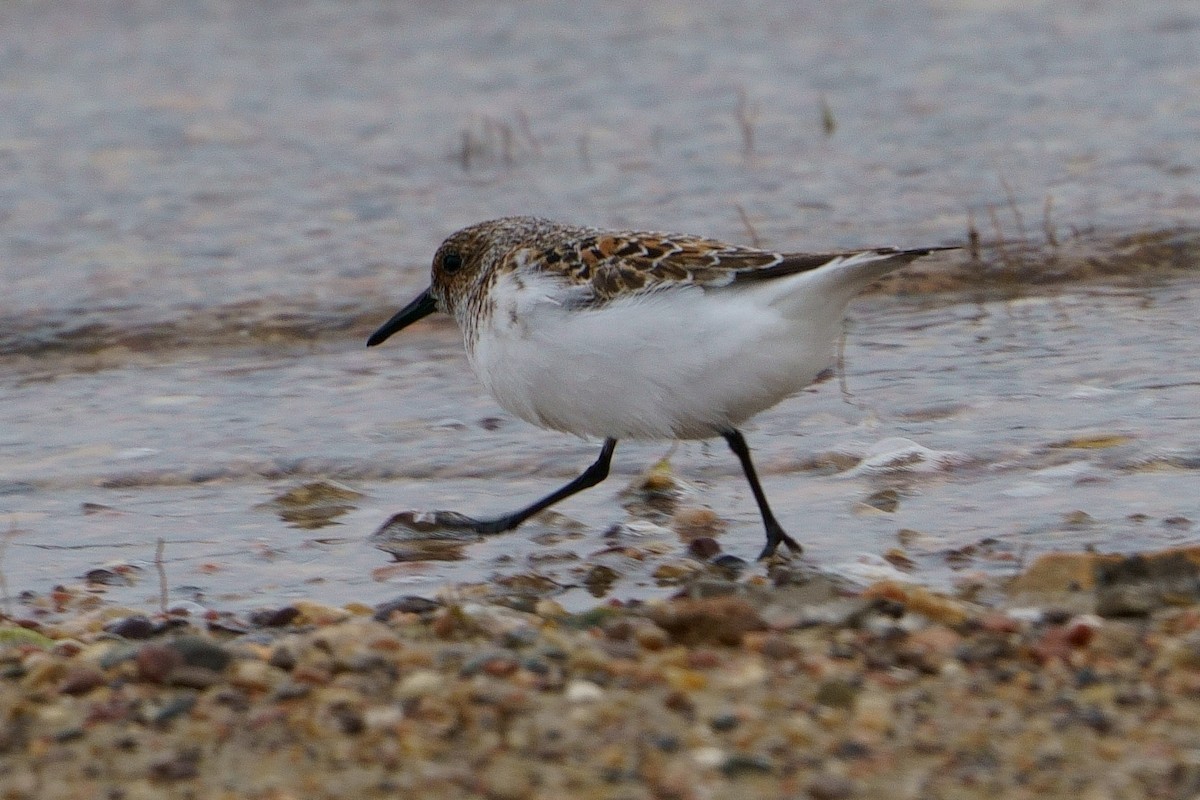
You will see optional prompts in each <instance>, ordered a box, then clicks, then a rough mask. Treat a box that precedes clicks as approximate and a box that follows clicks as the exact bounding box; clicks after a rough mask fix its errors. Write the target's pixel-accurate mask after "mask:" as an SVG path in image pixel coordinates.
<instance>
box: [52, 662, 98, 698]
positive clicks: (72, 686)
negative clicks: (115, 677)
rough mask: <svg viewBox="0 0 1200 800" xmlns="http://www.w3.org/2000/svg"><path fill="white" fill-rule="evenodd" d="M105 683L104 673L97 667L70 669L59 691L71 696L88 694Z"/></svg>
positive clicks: (59, 685) (60, 684)
mask: <svg viewBox="0 0 1200 800" xmlns="http://www.w3.org/2000/svg"><path fill="white" fill-rule="evenodd" d="M105 682H106V681H105V678H104V673H103V672H101V671H100V670H98V669H96V668H95V667H84V666H78V667H70V668H69V669H68V670H67V674H66V675H64V676H63V679H62V681H61V682H60V683H59V684H58V691H59V692H61V693H62V694H70V695H80V694H87V693H88V692H90V691H92V690H93V689H97V688H99V687H101V686H103V685H104V684H105Z"/></svg>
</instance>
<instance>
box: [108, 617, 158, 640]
mask: <svg viewBox="0 0 1200 800" xmlns="http://www.w3.org/2000/svg"><path fill="white" fill-rule="evenodd" d="M104 630H105V631H106V632H108V633H113V634H116V635H117V636H120V637H123V638H125V639H149V638H150V637H151V636H154V635H155V634H156V633H158V632H159V631H160V630H162V628H161V627H160V626H158V625H155V624H154V623H153V622H151V621H150V619H149V618H148V617H146V616H143V615H142V614H134V615H133V616H129V617H123V618H122V619H119V620H117V621H116V622H110V623H109V624H108V625H105V626H104Z"/></svg>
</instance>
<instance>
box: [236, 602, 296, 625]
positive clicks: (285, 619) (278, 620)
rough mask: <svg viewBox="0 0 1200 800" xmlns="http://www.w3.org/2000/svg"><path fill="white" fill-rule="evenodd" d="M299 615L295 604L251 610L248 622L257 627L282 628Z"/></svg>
mask: <svg viewBox="0 0 1200 800" xmlns="http://www.w3.org/2000/svg"><path fill="white" fill-rule="evenodd" d="M298 616H300V609H298V608H296V607H295V606H284V607H283V608H272V609H262V610H260V611H252V612H250V615H249V620H250V624H251V625H254V626H256V627H259V628H282V627H284V626H285V625H291V624H292V622H294V621H295V619H296V617H298Z"/></svg>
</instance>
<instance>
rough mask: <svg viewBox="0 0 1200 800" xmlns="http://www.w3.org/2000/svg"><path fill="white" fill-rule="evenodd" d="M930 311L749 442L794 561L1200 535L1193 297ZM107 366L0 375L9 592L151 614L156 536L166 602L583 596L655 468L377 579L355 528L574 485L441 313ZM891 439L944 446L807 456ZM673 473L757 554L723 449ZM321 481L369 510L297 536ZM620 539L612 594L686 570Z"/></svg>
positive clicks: (883, 303) (934, 578) (870, 323)
mask: <svg viewBox="0 0 1200 800" xmlns="http://www.w3.org/2000/svg"><path fill="white" fill-rule="evenodd" d="M945 300H946V298H942V302H940V303H933V302H931V301H930V300H929V299H926V300H923V301H922V300H914V299H887V298H878V297H876V298H869V299H866V300H863V301H860V302H859V303H858V304H857V305H856V306H855V311H854V314H853V320H852V323H851V325H850V330H849V337H848V342H847V346H846V362H845V363H846V383H847V388H848V389H849V396H848V397H847V396H844V395H843V393H842V391H841V389H840V387H839V384H838V382H837V381H827V382H825V383H823V384H820V385H819V386H817V387H815V388H813V389H812V390H810V391H806V392H804V393H803V394H802V395H800V396H799V397H797V398H794V399H792V400H789V401H786V402H785V403H783V404H781V405H780V406H778V407H776V408H775V409H773V410H771V411H769V412H767V413H765V414H763V415H762V416H761V417H759V418H758V420H757V421H756V424H755V425H754V426H753V428H751V429H749V430H748V432H747V433H748V438H749V441H750V443H751V445H752V447H753V448H754V450H755V453H756V457H757V460H758V463H759V465H760V468H761V470H762V472H763V473H764V483H765V485H766V489H767V492H768V495H769V496H770V498H771V499H772V501H773V503H774V505H775V507H776V511H777V513H778V515H779V517H780V519H781V520H782V521H784V523H785V525H786V526H787V527H788V528H789V529H790V530H791V532H792V533H793V534H795V535H796V536H797V537H798V538H799V539H800V540H801V541H802V542H803V543H804V544H805V546H806V548H807V553H806V556H807V557H808V558H810V559H811V560H812V561H814V562H815V563H817V564H819V565H821V566H822V567H825V568H828V569H831V570H833V571H835V572H840V573H842V574H848V575H852V576H859V577H871V576H878V575H887V574H895V572H894V568H893V567H891V566H890V565H889V564H887V563H885V562H884V561H883V560H882V558H881V556H882V555H883V554H885V553H887V552H888V551H889V550H892V549H894V548H898V549H900V550H902V551H903V552H904V554H905V555H906V556H907V557H908V558H909V559H911V561H912V565H911V572H909V573H908V574H909V575H910V576H911V577H912V578H914V579H917V580H920V581H922V582H925V583H929V584H933V585H938V586H943V587H949V586H952V585H954V584H955V583H956V582H958V581H961V580H963V579H970V578H973V577H976V576H980V575H1002V574H1007V573H1009V572H1012V571H1014V570H1015V569H1016V568H1017V567H1018V566H1019V564H1020V563H1021V562H1022V561H1023V560H1027V559H1029V558H1031V557H1033V556H1034V555H1036V554H1037V553H1039V552H1043V551H1045V550H1050V549H1068V548H1069V549H1079V548H1084V547H1097V548H1100V549H1105V550H1109V549H1113V550H1122V551H1132V550H1143V549H1150V548H1155V547H1160V546H1163V545H1166V544H1175V543H1180V542H1185V541H1186V542H1191V541H1195V540H1196V539H1197V538H1198V535H1200V530H1197V528H1196V527H1195V522H1196V521H1197V520H1200V495H1198V494H1197V493H1196V492H1195V485H1196V484H1195V482H1196V476H1197V472H1196V470H1197V469H1200V434H1198V433H1197V431H1200V427H1198V426H1197V424H1196V423H1197V419H1198V417H1200V411H1198V406H1197V403H1196V398H1197V394H1198V387H1200V359H1197V358H1196V355H1197V353H1196V345H1195V342H1194V339H1193V338H1192V337H1191V336H1190V334H1189V333H1188V331H1189V330H1190V328H1191V326H1192V325H1193V324H1194V315H1195V309H1196V308H1197V307H1200V283H1197V282H1196V281H1195V280H1176V281H1172V282H1165V283H1162V284H1160V285H1154V286H1145V287H1141V288H1123V289H1117V288H1109V287H1100V286H1076V287H1072V288H1070V289H1065V290H1062V291H1059V292H1055V293H1053V294H1051V295H1048V296H1039V297H1026V298H1022V299H1019V300H1014V301H998V300H994V301H988V302H970V301H965V300H963V301H960V302H950V303H947V302H945ZM107 357H111V356H97V357H95V361H96V364H95V365H94V366H95V367H96V368H95V369H88V368H86V367H87V365H86V364H85V363H83V362H82V361H80V360H78V359H79V358H80V357H77V361H76V363H75V364H74V365H73V366H74V369H72V370H71V371H69V372H62V371H60V370H58V369H56V368H54V366H53V365H51V366H49V367H48V365H46V364H43V363H40V362H39V363H29V364H26V365H25V367H24V369H22V370H21V371H20V372H21V373H22V374H20V375H19V377H16V378H15V379H14V378H13V376H11V375H10V377H9V379H8V380H7V381H6V384H5V388H4V393H5V397H4V404H5V408H6V416H7V418H8V419H9V420H10V425H9V427H8V428H7V430H6V433H5V440H6V441H5V443H4V444H5V446H4V448H3V450H2V451H0V475H3V476H4V483H3V484H0V490H2V491H3V495H2V501H0V504H2V505H0V507H2V508H3V513H4V516H5V517H6V518H7V520H8V522H7V524H8V526H10V529H11V531H12V533H11V536H10V541H9V546H8V552H7V554H6V557H5V560H4V569H5V572H6V574H7V578H8V583H9V588H10V591H13V592H16V591H20V590H23V589H35V590H39V589H40V590H44V589H45V588H46V587H48V586H49V585H52V584H54V583H57V582H62V581H66V580H70V579H71V578H73V577H76V576H81V575H83V574H84V573H86V572H87V571H88V570H90V569H93V568H96V567H99V566H102V565H106V564H107V565H109V566H112V565H113V564H116V563H130V564H133V565H136V566H138V567H140V569H141V572H140V573H135V576H134V577H135V585H134V586H132V587H125V588H122V587H109V588H108V592H109V594H110V596H114V597H119V598H124V599H127V600H128V601H130V602H136V603H151V602H154V601H155V599H156V598H157V592H158V588H157V579H156V577H155V574H154V572H153V569H152V566H151V563H150V562H151V561H152V560H153V555H154V547H155V539H156V538H157V537H162V538H163V539H165V540H166V550H165V562H166V570H167V575H168V579H169V582H170V586H171V590H172V598H174V599H187V598H189V597H190V598H193V599H197V600H200V601H202V602H205V603H210V602H219V603H221V604H222V605H230V604H232V605H234V606H240V605H243V604H249V605H253V604H255V603H256V602H260V603H261V602H266V601H267V599H271V598H273V599H276V600H277V599H279V598H288V597H298V596H301V595H303V596H309V597H316V598H319V599H325V600H329V601H331V602H338V601H340V602H345V601H348V600H350V599H361V600H367V601H371V600H382V599H385V598H387V597H389V596H391V595H394V594H398V593H402V592H412V593H428V592H432V591H436V590H437V589H438V588H440V587H442V586H444V585H446V584H448V583H471V582H476V581H480V580H484V579H487V578H494V577H496V576H503V575H510V576H511V575H529V574H533V573H536V574H538V575H542V576H545V577H548V578H552V579H554V580H556V581H558V582H559V583H563V584H578V583H579V581H580V576H579V574H578V573H577V572H572V570H577V568H579V567H580V566H581V565H583V566H587V565H591V564H592V563H594V559H595V558H597V557H596V556H595V555H594V554H595V553H597V551H600V550H602V549H603V548H604V547H605V546H606V545H607V544H609V540H607V539H605V537H604V533H605V531H606V530H608V529H609V528H611V527H612V526H613V525H615V524H617V523H621V522H628V521H630V519H631V518H630V516H629V514H628V513H627V512H626V511H625V510H624V509H623V508H622V507H621V503H620V498H619V497H618V492H619V490H620V489H621V488H622V487H623V486H624V485H626V484H627V483H629V482H630V481H631V480H633V478H634V477H635V476H636V474H637V473H638V472H640V471H641V470H644V469H646V468H648V467H649V466H650V464H651V463H652V462H654V461H655V460H657V459H658V458H659V457H661V456H663V455H666V454H667V452H668V447H667V446H666V445H654V444H637V443H628V444H625V443H623V444H622V446H621V447H620V448H619V449H618V453H617V459H616V462H615V465H614V467H615V475H614V477H612V478H610V479H609V482H607V483H605V484H602V485H601V486H600V487H597V488H596V489H593V490H591V491H589V492H587V493H585V494H582V495H579V496H577V497H576V498H572V499H570V500H568V501H566V502H565V503H564V504H563V505H561V506H560V507H558V510H559V511H560V512H562V513H563V514H564V515H566V516H567V517H568V518H570V519H571V520H575V521H577V522H578V523H581V526H580V527H579V528H578V529H577V530H573V529H572V530H567V529H564V528H563V526H562V523H561V522H558V523H553V524H550V525H546V524H538V523H533V524H531V525H529V526H528V527H527V528H525V529H522V530H521V531H518V532H517V533H514V534H509V535H505V536H499V537H496V538H494V539H492V540H489V541H485V542H482V543H480V544H475V545H470V546H468V547H467V548H465V550H464V551H463V552H464V555H465V556H466V558H465V559H464V560H460V561H452V562H440V561H438V562H434V561H430V562H420V563H407V564H396V565H391V564H390V563H389V560H388V557H387V556H386V555H385V554H383V553H381V552H380V551H378V550H375V549H373V548H372V547H371V546H369V544H367V542H366V541H364V537H365V536H366V535H367V534H369V533H370V532H371V531H373V530H374V529H375V528H377V527H378V526H379V525H380V524H381V523H382V522H383V521H384V520H385V519H386V518H387V517H388V516H389V515H390V514H391V513H392V512H395V511H399V510H402V509H405V508H413V507H416V508H451V509H455V510H459V511H464V512H467V513H488V512H499V511H506V510H511V507H513V506H515V505H516V504H518V503H520V502H524V501H525V500H526V499H532V498H533V497H535V496H538V495H540V494H541V493H544V492H545V491H548V490H549V489H550V488H553V487H554V486H555V485H557V484H559V483H561V482H563V481H565V480H566V479H567V478H569V477H570V476H572V475H574V474H575V473H576V472H577V471H578V470H579V469H581V468H582V467H583V466H585V465H586V464H587V463H590V461H591V460H592V459H593V458H594V456H595V452H596V449H597V446H596V445H595V444H594V443H593V444H588V443H583V442H580V441H577V440H574V439H572V438H570V437H567V436H563V435H558V434H551V433H546V432H543V431H539V430H536V429H534V428H532V427H530V426H528V425H526V424H524V423H522V422H520V421H518V420H514V419H512V418H510V417H508V416H507V415H506V414H505V413H504V412H502V411H500V410H499V409H498V408H496V406H495V405H494V403H493V402H492V401H491V400H490V399H489V398H487V397H486V396H485V395H484V394H483V392H482V390H481V389H480V388H479V386H478V385H477V384H476V383H475V381H474V379H473V378H472V376H471V375H470V373H469V369H468V368H467V366H466V363H465V360H464V358H463V356H462V354H461V345H460V343H459V341H458V337H457V332H456V331H454V330H453V329H452V328H450V327H449V326H447V325H430V324H423V325H422V326H420V327H418V328H414V329H413V330H411V331H408V332H406V335H405V336H403V337H400V338H398V339H397V340H396V342H395V344H394V345H392V344H391V343H389V347H387V348H381V349H374V350H366V349H365V348H363V347H362V344H361V342H360V341H358V340H356V339H348V338H347V339H339V340H331V341H328V342H324V343H322V344H321V345H319V346H314V347H311V348H305V349H301V348H291V349H290V350H288V351H287V352H275V353H272V354H271V355H270V356H269V357H267V356H265V355H264V354H263V353H262V352H261V351H258V350H251V349H246V350H229V349H226V350H219V351H211V352H194V353H188V352H181V353H177V354H175V355H174V356H173V357H171V358H165V357H164V358H155V359H150V358H140V359H139V358H130V359H128V360H126V361H125V362H124V363H120V364H108V365H104V364H102V362H103V361H104V359H105V358H107ZM68 410H70V411H69V412H68ZM68 413H70V414H80V413H83V414H85V415H86V419H87V431H86V432H81V431H80V429H79V428H78V427H76V426H71V425H64V424H62V420H63V419H64V417H65V416H66V415H67V414H68ZM897 437H903V438H905V439H908V440H911V441H912V442H915V443H916V444H918V445H920V446H922V447H924V448H928V449H929V450H931V451H934V452H935V453H939V454H941V457H940V459H939V458H937V457H931V460H927V461H926V462H924V463H915V464H914V463H910V462H904V463H903V464H902V465H901V466H900V467H897V468H895V469H893V470H890V471H889V470H887V469H885V470H882V471H881V472H878V473H873V472H871V471H870V470H868V469H866V468H864V467H863V466H861V465H860V466H858V467H854V468H851V469H849V470H845V469H843V471H841V472H832V471H831V470H828V469H825V470H822V469H817V468H814V464H818V463H825V462H830V461H836V460H837V459H836V458H834V456H837V455H838V454H842V456H843V458H844V460H845V463H846V464H852V463H853V462H855V461H856V460H857V459H859V458H861V457H862V456H863V454H864V453H867V452H868V451H869V450H870V449H871V448H879V447H880V446H881V443H882V448H883V450H884V451H885V452H895V451H896V450H897V445H896V444H894V443H891V444H889V443H888V442H887V440H889V439H895V438H897ZM900 449H902V448H900ZM883 460H884V461H885V462H886V461H887V459H886V457H885V458H884V459H883ZM671 465H672V468H673V470H674V472H675V474H676V475H677V476H678V477H679V478H681V479H683V480H685V481H687V482H689V483H690V484H692V486H693V493H692V494H690V495H689V496H688V497H687V498H686V504H687V505H701V506H708V507H711V508H712V509H714V510H715V511H716V512H717V513H718V515H719V516H720V517H722V518H723V519H724V520H725V521H727V523H728V530H727V531H726V532H725V533H724V534H723V535H721V536H720V537H719V538H720V541H721V543H722V546H723V548H724V550H725V551H726V552H729V553H733V554H736V555H739V556H743V557H747V558H749V557H752V556H753V555H754V554H755V553H756V552H757V550H758V548H759V547H760V546H761V537H762V532H761V528H760V525H759V522H758V519H757V515H756V512H755V509H754V506H753V501H752V498H751V497H750V496H749V492H748V490H747V488H746V486H745V483H744V481H743V479H742V477H741V476H740V474H739V473H738V468H737V464H736V461H735V460H734V459H733V457H732V456H731V455H730V454H728V453H727V452H726V451H725V448H724V446H723V445H720V446H718V443H713V444H700V443H693V444H685V445H682V446H680V447H679V449H678V450H677V451H676V452H675V453H674V454H673V455H672V457H671ZM317 479H333V480H336V481H339V482H340V483H342V484H343V485H345V486H347V487H348V488H352V489H354V490H357V491H358V492H361V493H363V497H361V498H357V499H351V500H348V501H345V502H344V503H335V505H344V506H345V510H347V513H345V514H343V515H339V516H335V517H334V518H333V522H334V523H335V524H331V525H328V526H325V527H320V528H317V529H304V528H298V527H294V526H291V525H289V524H288V523H287V522H285V521H284V520H283V519H282V518H281V516H280V513H279V509H278V508H275V507H272V506H270V505H269V503H270V501H271V500H272V498H274V497H276V496H278V495H280V494H281V493H282V492H283V491H285V490H287V489H289V488H294V487H297V486H300V485H303V484H306V483H308V482H310V481H314V480H317ZM888 487H892V488H895V489H896V490H897V491H898V498H899V502H898V507H897V508H896V509H895V510H894V511H892V512H891V513H883V512H880V511H877V510H873V509H870V508H866V507H864V506H863V505H862V504H863V503H864V501H866V500H868V499H869V498H870V496H871V495H872V494H873V493H875V492H877V491H879V490H881V489H885V488H888ZM264 504H267V505H264ZM1077 512H1083V514H1079V513H1077ZM1085 515H1086V516H1085ZM564 531H566V534H565V535H564V536H563V537H556V536H552V537H550V539H549V540H548V539H547V538H546V534H553V533H556V532H557V533H563V532H564ZM901 531H905V532H904V533H901ZM560 538H561V540H559V539H560ZM635 540H636V537H635ZM636 541H637V544H638V546H639V547H641V546H644V545H653V547H651V549H654V548H655V547H657V548H658V551H659V552H657V553H656V557H655V558H650V559H647V560H645V561H644V562H639V561H636V560H634V559H631V558H618V557H612V558H609V559H608V560H607V561H605V560H604V559H603V558H601V559H600V560H601V561H603V562H604V563H607V564H609V565H610V566H613V567H614V569H616V570H617V572H618V573H619V574H620V575H621V580H620V581H619V583H618V585H617V586H615V587H614V588H613V593H614V594H615V595H616V596H646V595H652V594H657V593H662V592H664V591H668V590H669V589H668V588H666V587H660V586H656V584H655V581H653V580H652V579H651V578H650V576H649V574H650V572H651V571H652V569H653V567H654V566H655V565H656V564H658V563H661V562H672V561H678V560H679V559H680V557H681V556H682V551H683V549H684V544H682V543H681V542H680V540H679V539H678V537H676V536H675V535H673V534H671V533H670V532H669V531H667V530H666V529H658V528H651V529H650V532H649V533H648V534H646V535H645V538H644V539H641V540H636ZM531 557H532V558H531ZM579 559H581V560H579ZM964 576H966V578H964ZM189 587H190V588H189ZM567 597H568V598H573V601H574V602H578V603H584V602H585V601H586V599H587V598H586V596H585V594H584V593H583V592H582V591H580V590H576V591H575V592H573V593H572V592H568V593H567Z"/></svg>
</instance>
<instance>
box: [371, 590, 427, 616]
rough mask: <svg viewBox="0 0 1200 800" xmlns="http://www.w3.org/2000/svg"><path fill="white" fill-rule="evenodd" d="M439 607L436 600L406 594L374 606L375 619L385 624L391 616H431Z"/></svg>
mask: <svg viewBox="0 0 1200 800" xmlns="http://www.w3.org/2000/svg"><path fill="white" fill-rule="evenodd" d="M441 607H442V604H441V603H439V602H438V601H436V600H429V599H428V598H425V597H420V596H418V595H414V594H408V595H404V596H403V597H397V598H396V599H395V600H388V601H387V602H385V603H380V604H379V605H377V606H375V619H377V620H379V621H380V622H387V621H388V619H390V618H391V616H392V615H393V614H422V615H423V614H431V613H433V612H434V611H437V610H438V609H439V608H441Z"/></svg>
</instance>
